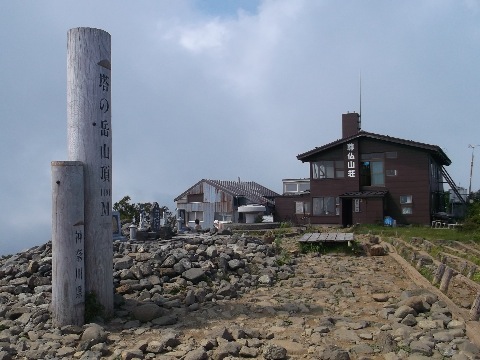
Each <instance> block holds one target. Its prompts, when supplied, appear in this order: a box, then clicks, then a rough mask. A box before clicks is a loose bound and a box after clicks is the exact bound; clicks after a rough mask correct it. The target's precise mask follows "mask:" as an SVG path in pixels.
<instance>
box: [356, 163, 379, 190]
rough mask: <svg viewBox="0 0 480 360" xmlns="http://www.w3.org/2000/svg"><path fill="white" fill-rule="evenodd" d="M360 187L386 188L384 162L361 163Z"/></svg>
mask: <svg viewBox="0 0 480 360" xmlns="http://www.w3.org/2000/svg"><path fill="white" fill-rule="evenodd" d="M360 185H361V186H384V185H385V174H384V172H383V161H381V160H371V161H362V162H361V165H360Z"/></svg>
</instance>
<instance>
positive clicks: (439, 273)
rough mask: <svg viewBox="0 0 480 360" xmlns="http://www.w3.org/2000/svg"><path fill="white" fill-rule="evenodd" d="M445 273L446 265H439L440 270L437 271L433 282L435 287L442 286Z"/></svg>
mask: <svg viewBox="0 0 480 360" xmlns="http://www.w3.org/2000/svg"><path fill="white" fill-rule="evenodd" d="M444 272H445V264H444V263H441V264H440V265H438V268H437V270H436V271H435V276H434V277H433V280H432V284H433V285H438V284H440V280H441V279H442V276H443V273H444Z"/></svg>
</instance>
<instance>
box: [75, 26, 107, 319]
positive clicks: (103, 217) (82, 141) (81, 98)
mask: <svg viewBox="0 0 480 360" xmlns="http://www.w3.org/2000/svg"><path fill="white" fill-rule="evenodd" d="M67 35H68V36H67V37H68V42H67V117H68V159H69V160H72V161H73V160H74V161H81V162H82V163H83V164H84V177H85V287H86V293H87V295H88V294H89V293H93V294H94V295H95V296H96V299H97V300H98V301H99V302H100V303H101V304H102V305H103V307H104V312H105V314H104V315H105V316H110V315H112V314H113V234H112V214H111V208H112V127H111V110H112V104H111V65H110V64H111V39H110V34H109V33H107V32H105V31H104V30H100V29H94V28H83V27H81V28H74V29H70V30H69V31H68V34H67Z"/></svg>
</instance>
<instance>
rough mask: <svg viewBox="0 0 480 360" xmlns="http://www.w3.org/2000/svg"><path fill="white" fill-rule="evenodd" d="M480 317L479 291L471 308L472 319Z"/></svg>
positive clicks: (475, 319)
mask: <svg viewBox="0 0 480 360" xmlns="http://www.w3.org/2000/svg"><path fill="white" fill-rule="evenodd" d="M479 318H480V292H479V293H477V296H476V297H475V300H474V301H473V304H472V308H471V309H470V320H473V321H477V320H478V319H479Z"/></svg>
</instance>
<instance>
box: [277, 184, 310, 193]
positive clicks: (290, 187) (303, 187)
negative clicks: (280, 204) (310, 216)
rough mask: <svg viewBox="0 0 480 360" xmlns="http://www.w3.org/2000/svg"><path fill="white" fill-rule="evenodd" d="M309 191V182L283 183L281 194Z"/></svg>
mask: <svg viewBox="0 0 480 360" xmlns="http://www.w3.org/2000/svg"><path fill="white" fill-rule="evenodd" d="M305 191H310V181H309V182H284V183H283V192H284V193H300V192H305Z"/></svg>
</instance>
